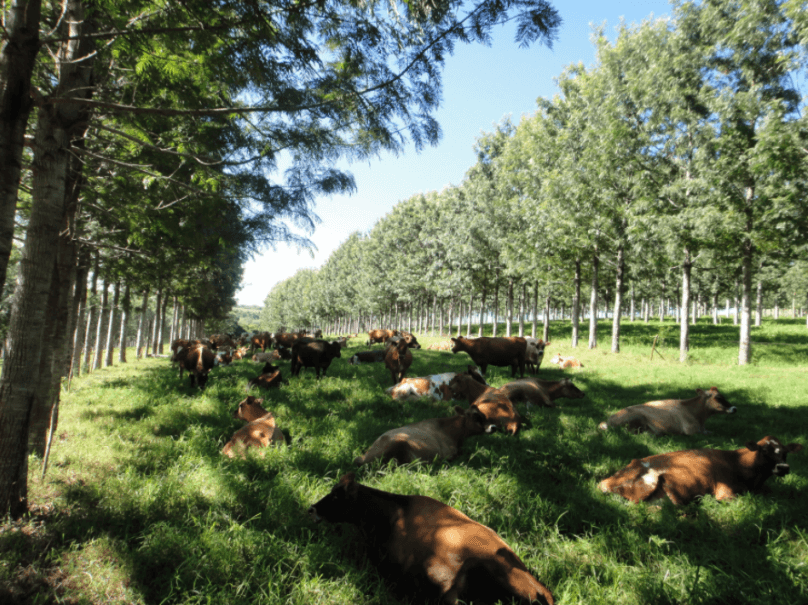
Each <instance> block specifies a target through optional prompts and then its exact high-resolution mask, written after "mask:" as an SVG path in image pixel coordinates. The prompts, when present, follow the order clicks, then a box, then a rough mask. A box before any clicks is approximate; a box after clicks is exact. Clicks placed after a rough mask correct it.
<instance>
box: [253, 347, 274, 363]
mask: <svg viewBox="0 0 808 605" xmlns="http://www.w3.org/2000/svg"><path fill="white" fill-rule="evenodd" d="M280 358H281V354H280V353H279V352H278V349H275V350H274V351H265V352H263V353H256V354H255V355H253V356H252V360H253V361H254V362H256V363H261V362H264V363H269V362H272V361H277V360H279V359H280Z"/></svg>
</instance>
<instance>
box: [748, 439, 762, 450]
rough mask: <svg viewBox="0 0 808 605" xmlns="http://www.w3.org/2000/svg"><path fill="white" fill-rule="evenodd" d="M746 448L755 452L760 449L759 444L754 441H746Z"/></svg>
mask: <svg viewBox="0 0 808 605" xmlns="http://www.w3.org/2000/svg"><path fill="white" fill-rule="evenodd" d="M746 449H748V450H749V451H750V452H756V451H758V450H759V449H760V446H759V445H758V444H757V443H755V442H754V441H747V442H746Z"/></svg>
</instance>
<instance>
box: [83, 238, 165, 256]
mask: <svg viewBox="0 0 808 605" xmlns="http://www.w3.org/2000/svg"><path fill="white" fill-rule="evenodd" d="M75 241H77V242H78V243H80V244H83V245H85V246H89V247H91V248H97V249H101V248H108V249H110V250H118V251H119V252H128V253H130V254H140V255H142V256H149V255H151V252H144V251H143V250H133V249H131V248H123V247H121V246H115V245H114V244H102V243H100V242H91V241H90V240H86V239H81V238H79V237H77V238H75Z"/></svg>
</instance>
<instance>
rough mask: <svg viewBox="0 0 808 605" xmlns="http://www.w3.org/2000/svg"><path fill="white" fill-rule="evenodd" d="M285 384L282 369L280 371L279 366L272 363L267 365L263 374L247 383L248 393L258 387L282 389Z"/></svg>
mask: <svg viewBox="0 0 808 605" xmlns="http://www.w3.org/2000/svg"><path fill="white" fill-rule="evenodd" d="M283 382H284V381H283V378H282V377H281V371H280V369H278V367H277V366H273V365H272V364H271V363H267V364H266V365H265V366H264V369H263V370H261V374H260V375H259V376H256V377H255V378H252V379H250V381H249V382H248V383H247V391H249V390H250V389H252V388H253V387H256V386H257V387H260V388H262V389H272V388H277V387H280V386H281V385H282V384H283Z"/></svg>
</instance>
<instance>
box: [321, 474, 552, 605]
mask: <svg viewBox="0 0 808 605" xmlns="http://www.w3.org/2000/svg"><path fill="white" fill-rule="evenodd" d="M309 515H310V516H311V517H312V519H313V520H314V521H315V522H320V521H321V520H323V519H325V520H326V521H329V522H331V523H351V524H353V525H357V526H359V528H360V529H361V530H362V533H363V534H364V535H365V536H366V537H367V546H368V548H370V549H371V553H370V554H371V557H372V558H373V559H376V560H379V561H384V562H385V567H384V569H385V570H386V571H389V572H390V573H392V574H393V577H392V578H391V579H392V580H393V581H394V582H396V583H399V584H400V585H401V586H408V587H409V586H413V585H415V586H418V587H420V590H422V591H423V592H424V594H423V595H417V596H419V597H422V598H421V599H419V600H427V599H428V600H430V601H431V600H434V599H440V601H441V603H446V604H448V605H454V604H455V603H457V602H458V600H462V601H464V602H470V601H471V600H472V599H473V600H474V602H475V603H480V602H485V603H494V602H497V601H502V602H503V603H511V602H512V601H513V600H514V599H516V600H518V601H519V602H520V603H539V604H541V605H553V603H554V602H555V601H554V600H553V595H552V593H551V592H550V591H549V590H548V589H547V587H546V586H544V584H542V583H541V582H539V581H538V580H537V579H536V578H535V577H533V575H531V573H530V572H529V571H528V569H527V568H526V567H525V564H524V563H522V561H521V560H520V559H519V557H517V556H516V554H515V553H514V552H513V550H511V548H510V547H509V546H508V545H507V544H506V543H505V542H504V541H503V540H502V538H500V537H499V536H498V535H497V534H496V532H494V531H493V530H492V529H490V528H488V527H486V526H484V525H481V524H480V523H477V522H476V521H472V520H471V519H470V518H469V517H467V516H466V515H464V514H463V513H461V512H460V511H459V510H457V509H455V508H452V507H451V506H448V505H446V504H443V503H441V502H438V501H437V500H434V499H432V498H429V497H427V496H405V495H400V494H391V493H389V492H384V491H381V490H378V489H373V488H370V487H367V486H364V485H361V484H360V483H357V482H356V477H355V475H354V474H353V473H348V474H347V475H344V476H343V477H342V478H341V479H340V480H339V483H338V484H337V485H336V486H335V487H334V488H333V489H332V490H331V492H330V493H329V494H328V495H327V496H325V497H324V498H322V499H321V500H320V501H318V502H317V503H315V504H314V505H312V506H311V507H310V508H309ZM412 596H416V595H412Z"/></svg>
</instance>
